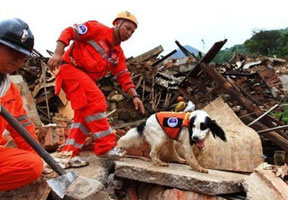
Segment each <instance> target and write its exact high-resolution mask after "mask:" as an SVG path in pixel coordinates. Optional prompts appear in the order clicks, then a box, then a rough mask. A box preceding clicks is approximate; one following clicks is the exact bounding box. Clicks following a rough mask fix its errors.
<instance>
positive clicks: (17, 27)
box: [0, 19, 43, 192]
mask: <svg viewBox="0 0 288 200" xmlns="http://www.w3.org/2000/svg"><path fill="white" fill-rule="evenodd" d="M33 45H34V37H33V34H32V32H31V30H30V29H29V27H28V25H27V24H26V23H25V22H23V21H22V20H20V19H8V20H4V21H0V102H1V105H2V106H3V107H5V108H6V109H7V110H8V111H9V112H10V113H11V114H12V115H13V116H14V117H15V118H16V119H18V121H19V122H20V123H21V124H22V125H23V126H24V127H25V128H26V130H27V131H28V132H29V133H30V134H31V136H32V137H33V138H34V139H35V140H37V135H36V133H35V126H34V124H33V123H32V121H31V120H30V119H29V118H28V116H27V112H26V111H25V110H24V108H23V101H22V97H21V94H20V91H19V89H18V88H17V87H16V86H15V84H14V83H13V82H11V81H10V79H9V75H8V74H9V73H12V72H14V71H16V70H17V69H19V68H20V67H21V66H22V65H23V64H24V61H25V58H26V56H29V55H30V53H31V52H32V49H33ZM5 129H7V130H8V131H9V132H10V135H11V137H12V138H13V139H14V141H15V144H16V145H17V147H18V148H9V147H6V146H5V145H6V144H7V140H5V139H4V138H2V133H3V131H4V130H5ZM42 170H43V161H42V159H41V158H40V157H39V156H38V154H36V152H35V151H34V150H33V149H32V147H31V146H30V145H29V144H28V143H26V141H25V140H24V139H23V138H22V137H21V136H20V135H19V134H18V133H17V132H16V131H15V130H14V129H13V127H12V126H10V125H9V124H8V122H6V121H5V120H4V119H3V118H2V117H0V192H1V191H6V190H12V189H16V188H20V187H23V186H25V185H27V184H29V183H32V182H33V181H35V180H36V179H38V177H40V175H41V173H42Z"/></svg>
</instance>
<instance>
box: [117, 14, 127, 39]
mask: <svg viewBox="0 0 288 200" xmlns="http://www.w3.org/2000/svg"><path fill="white" fill-rule="evenodd" d="M125 21H126V19H122V20H121V22H120V24H118V25H117V26H116V27H115V28H116V32H117V37H118V40H119V42H120V43H121V36H120V28H121V26H122V25H123V23H124V22H125Z"/></svg>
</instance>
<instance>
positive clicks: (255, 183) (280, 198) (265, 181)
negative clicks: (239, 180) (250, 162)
mask: <svg viewBox="0 0 288 200" xmlns="http://www.w3.org/2000/svg"><path fill="white" fill-rule="evenodd" d="M263 166H264V164H262V165H260V166H259V167H257V168H256V169H255V172H254V173H252V174H251V175H250V176H249V177H246V178H245V181H244V182H243V186H244V188H245V191H246V193H247V199H248V200H262V199H269V200H287V199H288V185H287V184H286V183H285V182H284V181H283V180H282V179H281V178H279V177H277V176H276V175H275V174H274V172H273V171H272V169H266V170H265V169H263Z"/></svg>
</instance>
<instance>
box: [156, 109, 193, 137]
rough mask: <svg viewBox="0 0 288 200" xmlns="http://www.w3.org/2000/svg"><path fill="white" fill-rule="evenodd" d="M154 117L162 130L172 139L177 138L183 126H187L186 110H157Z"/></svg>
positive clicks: (187, 116)
mask: <svg viewBox="0 0 288 200" xmlns="http://www.w3.org/2000/svg"><path fill="white" fill-rule="evenodd" d="M156 119H157V121H158V123H159V124H160V126H161V127H162V129H163V130H164V132H165V133H166V134H167V135H168V136H169V137H170V138H172V139H177V138H178V135H179V133H180V131H181V128H182V127H183V126H186V127H189V113H187V112H159V113H156Z"/></svg>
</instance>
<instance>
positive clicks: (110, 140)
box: [48, 11, 145, 163]
mask: <svg viewBox="0 0 288 200" xmlns="http://www.w3.org/2000/svg"><path fill="white" fill-rule="evenodd" d="M113 25H114V27H113V28H109V27H106V26H105V25H103V24H101V23H99V22H97V21H88V22H86V23H83V24H75V25H74V26H73V27H68V28H66V29H65V30H64V31H63V32H62V33H61V35H60V37H59V39H58V40H57V46H56V50H55V53H54V55H53V56H52V57H51V58H50V59H49V61H48V66H49V67H50V69H51V70H52V71H53V70H54V69H56V68H58V66H59V65H60V64H61V66H60V68H59V71H58V73H57V77H56V85H55V93H56V94H58V93H59V91H60V89H61V88H62V89H63V90H64V92H65V93H66V97H67V99H69V100H70V101H71V105H72V108H73V110H74V123H73V124H72V127H71V131H70V133H69V136H68V139H67V141H66V144H65V146H64V148H63V149H62V150H63V151H73V158H72V160H71V161H72V163H73V161H74V158H75V160H79V159H80V158H79V156H78V155H79V153H80V150H81V148H82V147H83V145H84V142H85V139H86V137H87V136H89V135H90V134H92V136H93V138H94V143H95V146H94V152H95V154H96V155H98V156H105V157H108V158H110V159H119V158H120V157H122V156H123V153H124V151H122V150H120V149H118V148H116V147H115V134H114V133H113V131H112V129H111V127H110V125H109V123H108V121H107V118H106V115H105V112H106V110H107V105H106V101H105V96H104V94H103V93H102V91H101V90H100V89H99V87H98V86H97V84H96V83H95V81H97V80H99V79H101V78H102V77H103V76H105V75H106V74H107V73H111V74H112V75H113V76H114V78H115V79H116V80H117V81H118V83H119V84H120V85H121V87H122V89H123V90H124V91H125V92H126V93H128V94H129V95H130V96H131V97H132V98H133V103H134V106H135V109H140V111H141V112H142V113H143V114H144V113H145V109H144V106H143V103H142V101H141V100H140V99H139V96H138V95H137V93H136V90H135V86H134V84H133V82H132V79H131V77H130V72H129V71H128V70H127V66H126V63H125V60H126V59H125V56H124V53H123V51H122V49H121V47H120V44H121V42H123V41H126V40H128V39H129V38H130V37H131V36H132V34H133V32H134V31H135V29H136V28H137V25H138V22H137V19H136V18H135V16H134V15H132V14H131V13H130V12H127V11H124V12H121V13H119V14H118V15H117V17H116V18H115V20H114V21H113ZM71 40H73V41H74V42H73V44H72V45H70V47H69V48H68V50H67V51H66V52H64V48H65V47H66V46H68V45H69V43H70V41H71ZM80 160H81V159H80Z"/></svg>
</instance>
